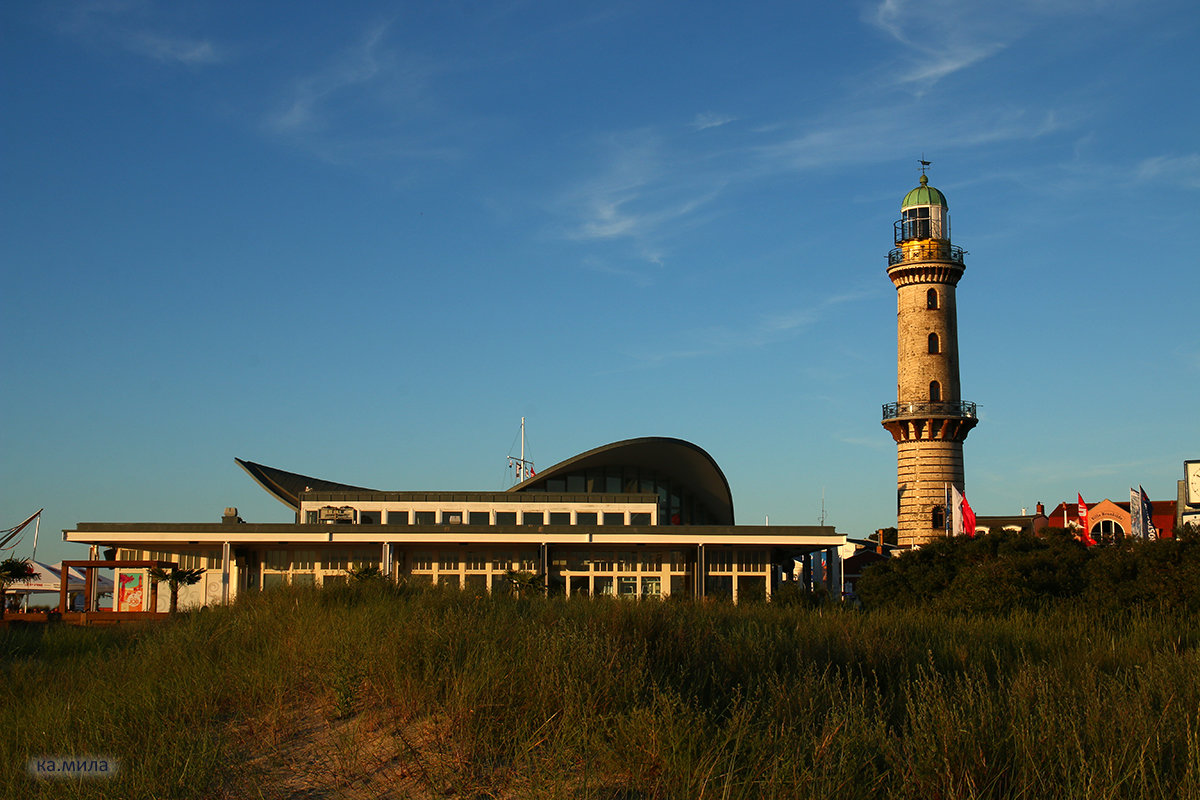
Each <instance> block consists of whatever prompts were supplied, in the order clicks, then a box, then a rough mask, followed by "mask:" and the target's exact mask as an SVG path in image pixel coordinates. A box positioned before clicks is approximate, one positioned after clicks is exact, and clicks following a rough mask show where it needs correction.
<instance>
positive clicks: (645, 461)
mask: <svg viewBox="0 0 1200 800" xmlns="http://www.w3.org/2000/svg"><path fill="white" fill-rule="evenodd" d="M629 466H636V467H639V468H642V469H651V470H654V471H655V472H658V473H659V474H660V475H662V476H663V477H666V478H668V479H669V480H671V481H672V482H675V483H679V484H681V485H684V486H686V487H687V488H688V489H689V490H691V492H692V493H694V494H695V495H696V497H697V498H698V499H700V500H701V502H703V503H704V505H705V506H706V507H707V508H708V510H709V512H710V513H712V514H713V516H714V517H715V518H716V522H715V524H718V525H732V524H733V493H732V492H731V491H730V490H729V481H728V480H726V478H725V473H723V472H721V468H720V467H719V466H717V462H716V461H715V460H713V457H712V456H710V455H709V454H708V453H707V452H705V451H704V449H703V448H701V447H699V446H697V445H694V444H692V443H691V442H686V441H684V440H683V439H672V438H669V437H665V436H646V437H642V438H640V439H626V440H624V441H621V442H613V443H612V444H606V445H603V446H601V447H597V448H595V449H593V450H588V451H587V452H586V453H580V454H579V455H577V456H574V457H572V458H568V459H567V460H566V461H560V462H559V463H557V464H555V465H554V466H553V467H550V468H549V469H545V470H543V471H541V472H539V473H538V474H537V475H535V476H534V477H532V478H530V479H528V480H526V481H523V482H522V483H519V484H517V485H516V486H514V487H512V489H510V490H509V491H512V492H529V491H534V492H536V491H546V482H547V481H549V480H550V479H551V478H556V477H560V476H565V475H568V474H571V473H578V472H581V471H583V470H591V469H597V468H607V467H614V468H615V467H629Z"/></svg>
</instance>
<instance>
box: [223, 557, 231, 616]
mask: <svg viewBox="0 0 1200 800" xmlns="http://www.w3.org/2000/svg"><path fill="white" fill-rule="evenodd" d="M231 550H232V548H230V546H229V542H224V543H222V544H221V605H224V606H227V605H229V566H230V564H229V557H230V555H232V552H231Z"/></svg>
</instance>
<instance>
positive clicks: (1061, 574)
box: [855, 528, 1200, 613]
mask: <svg viewBox="0 0 1200 800" xmlns="http://www.w3.org/2000/svg"><path fill="white" fill-rule="evenodd" d="M855 589H856V592H857V593H858V595H859V597H860V598H861V600H862V603H863V605H864V607H866V608H880V607H885V606H889V607H924V608H937V609H941V610H946V611H953V612H965V613H995V612H1005V611H1013V610H1018V609H1020V610H1026V611H1032V610H1037V609H1043V608H1049V607H1052V606H1056V605H1061V604H1078V603H1083V604H1084V605H1086V607H1088V608H1092V609H1096V610H1103V611H1110V612H1115V611H1119V610H1122V609H1131V608H1151V609H1154V610H1175V611H1186V612H1196V611H1200V541H1188V540H1185V539H1160V540H1158V541H1147V542H1129V541H1126V542H1124V543H1120V544H1116V545H1104V546H1097V547H1091V548H1088V547H1085V546H1084V545H1083V544H1082V543H1081V542H1079V541H1078V540H1076V539H1075V538H1074V537H1073V536H1072V535H1071V534H1070V533H1069V532H1067V531H1064V530H1062V529H1058V528H1050V529H1047V530H1045V531H1043V532H1042V534H1041V535H1039V536H1034V535H1032V534H1028V533H1010V532H1000V533H992V534H986V535H983V536H978V537H975V538H973V539H972V538H966V537H956V538H953V539H940V540H938V541H935V542H931V543H930V544H927V545H925V546H924V547H922V548H920V549H919V550H916V551H911V552H907V553H903V554H900V555H899V556H897V557H895V558H893V559H890V560H888V561H885V562H881V563H879V564H875V565H872V566H871V567H869V568H868V569H867V570H865V571H864V573H863V577H862V579H861V580H860V581H859V582H858V585H857V586H856V587H855Z"/></svg>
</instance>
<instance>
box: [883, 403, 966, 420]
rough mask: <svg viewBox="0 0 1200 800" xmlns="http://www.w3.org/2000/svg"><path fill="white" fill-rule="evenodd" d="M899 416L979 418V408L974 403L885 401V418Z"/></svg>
mask: <svg viewBox="0 0 1200 800" xmlns="http://www.w3.org/2000/svg"><path fill="white" fill-rule="evenodd" d="M897 417H963V418H966V419H978V418H979V417H978V413H977V408H976V406H975V404H974V403H967V402H958V403H932V402H914V403H884V404H883V418H884V419H896V418H897Z"/></svg>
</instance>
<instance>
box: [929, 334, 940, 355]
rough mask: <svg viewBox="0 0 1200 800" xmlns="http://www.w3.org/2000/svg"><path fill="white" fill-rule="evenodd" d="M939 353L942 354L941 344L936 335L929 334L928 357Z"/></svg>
mask: <svg viewBox="0 0 1200 800" xmlns="http://www.w3.org/2000/svg"><path fill="white" fill-rule="evenodd" d="M940 352H942V348H941V342H939V341H938V335H937V334H936V333H931V334H929V355H931V356H936V355H937V354H938V353H940Z"/></svg>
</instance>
